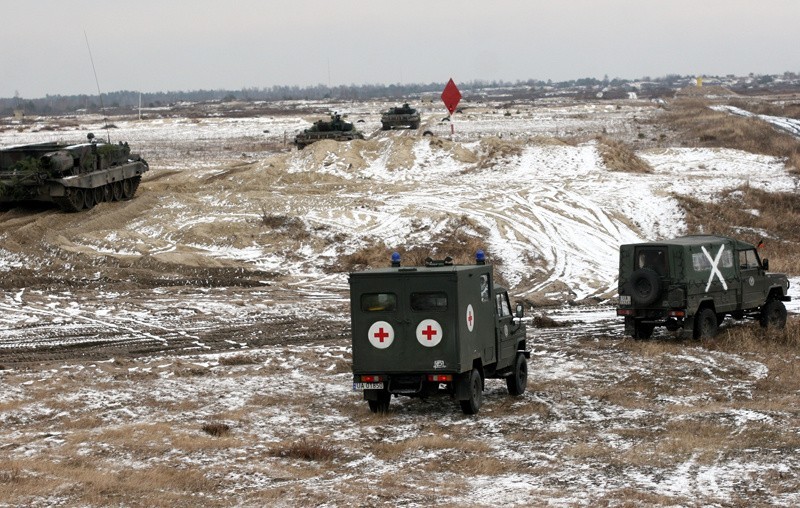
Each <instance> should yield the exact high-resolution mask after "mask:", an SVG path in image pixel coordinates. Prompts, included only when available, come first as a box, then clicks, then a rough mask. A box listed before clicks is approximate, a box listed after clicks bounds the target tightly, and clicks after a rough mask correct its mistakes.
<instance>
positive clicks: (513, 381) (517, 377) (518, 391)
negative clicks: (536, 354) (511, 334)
mask: <svg viewBox="0 0 800 508" xmlns="http://www.w3.org/2000/svg"><path fill="white" fill-rule="evenodd" d="M506 386H508V393H510V394H511V395H514V396H517V395H522V394H523V393H525V388H526V387H527V386H528V360H527V359H526V358H525V355H523V354H522V353H517V358H516V360H514V371H513V372H512V373H511V375H510V376H508V377H507V378H506Z"/></svg>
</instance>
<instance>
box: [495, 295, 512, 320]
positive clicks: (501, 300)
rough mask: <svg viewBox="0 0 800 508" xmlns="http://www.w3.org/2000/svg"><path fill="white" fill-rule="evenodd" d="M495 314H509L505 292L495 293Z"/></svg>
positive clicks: (504, 315)
mask: <svg viewBox="0 0 800 508" xmlns="http://www.w3.org/2000/svg"><path fill="white" fill-rule="evenodd" d="M497 315H498V316H499V317H506V316H510V315H511V306H510V305H509V303H508V295H507V294H505V293H501V294H499V295H497Z"/></svg>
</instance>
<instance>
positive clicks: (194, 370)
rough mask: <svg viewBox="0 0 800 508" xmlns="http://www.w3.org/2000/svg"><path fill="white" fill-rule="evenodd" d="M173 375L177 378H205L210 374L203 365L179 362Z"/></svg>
mask: <svg viewBox="0 0 800 508" xmlns="http://www.w3.org/2000/svg"><path fill="white" fill-rule="evenodd" d="M172 373H173V374H175V376H176V377H192V376H205V375H206V374H208V373H209V370H208V368H207V367H204V366H202V365H194V364H192V365H185V364H183V363H182V362H177V363H176V364H175V368H174V369H173V370H172Z"/></svg>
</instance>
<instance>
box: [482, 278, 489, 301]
mask: <svg viewBox="0 0 800 508" xmlns="http://www.w3.org/2000/svg"><path fill="white" fill-rule="evenodd" d="M481 301H482V302H488V301H489V276H488V275H487V274H483V275H481Z"/></svg>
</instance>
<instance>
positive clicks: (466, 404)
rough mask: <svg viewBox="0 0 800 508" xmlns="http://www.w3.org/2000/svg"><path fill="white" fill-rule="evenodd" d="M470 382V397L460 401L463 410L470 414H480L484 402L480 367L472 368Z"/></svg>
mask: <svg viewBox="0 0 800 508" xmlns="http://www.w3.org/2000/svg"><path fill="white" fill-rule="evenodd" d="M468 383H469V399H467V400H461V401H459V402H460V403H461V410H462V411H463V412H464V414H468V415H474V414H478V411H480V409H481V404H482V403H483V380H482V379H481V374H480V372H478V369H472V372H470V373H469V379H468Z"/></svg>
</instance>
